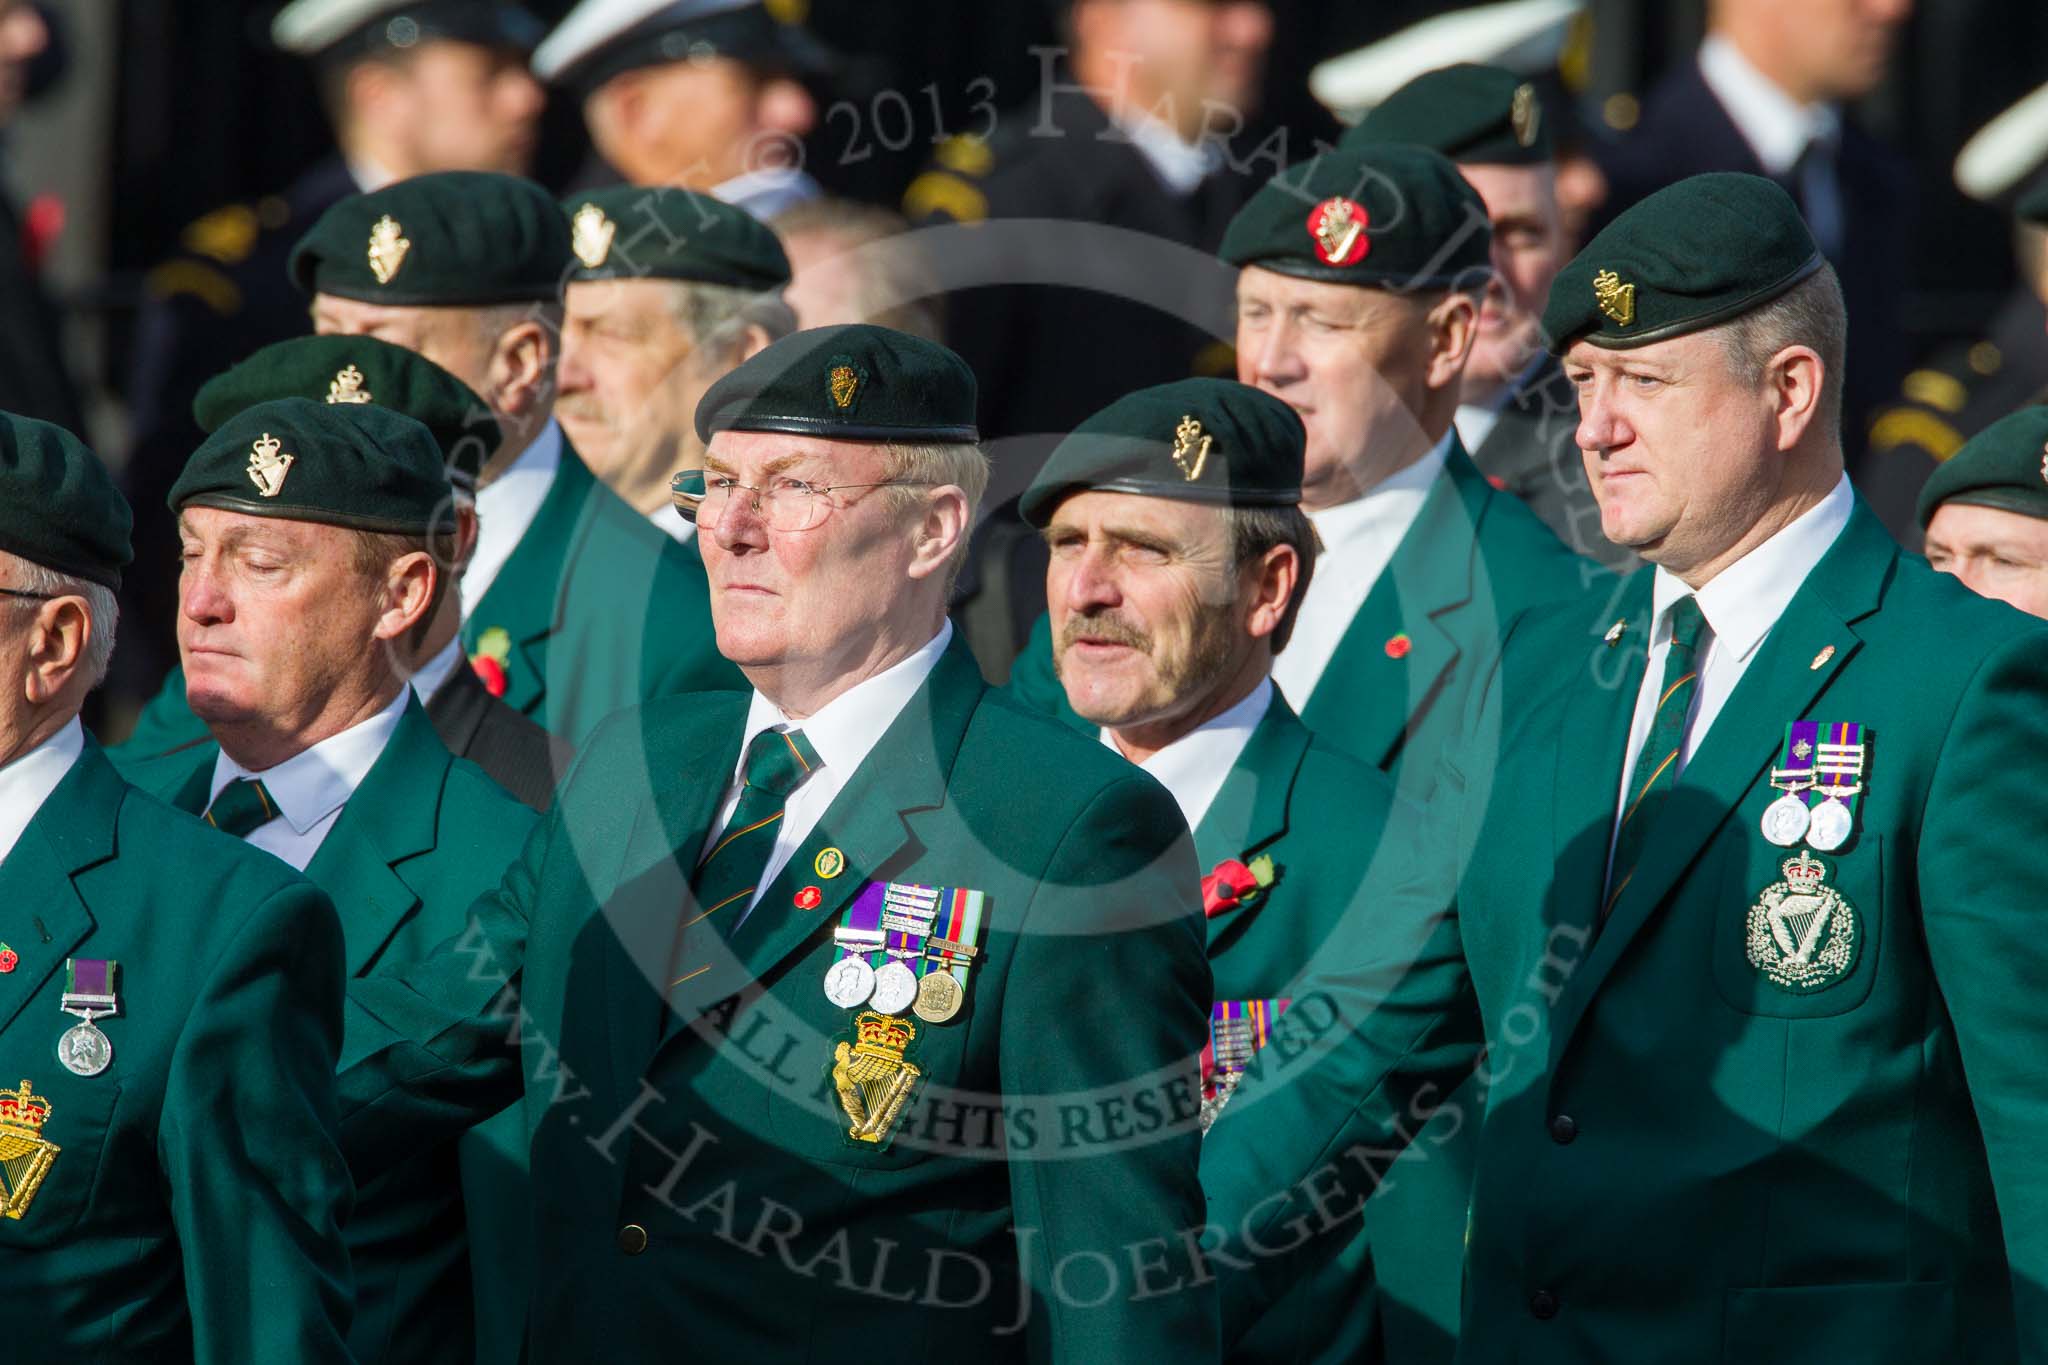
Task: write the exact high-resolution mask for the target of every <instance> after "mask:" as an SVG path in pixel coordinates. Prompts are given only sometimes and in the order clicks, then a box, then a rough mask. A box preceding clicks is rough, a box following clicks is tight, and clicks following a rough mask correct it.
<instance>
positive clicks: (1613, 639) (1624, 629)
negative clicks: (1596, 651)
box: [1600, 617, 1628, 649]
mask: <svg viewBox="0 0 2048 1365" xmlns="http://www.w3.org/2000/svg"><path fill="white" fill-rule="evenodd" d="M1627 633H1628V620H1627V618H1625V617H1624V618H1623V619H1622V620H1619V621H1616V622H1615V623H1614V624H1613V625H1611V626H1609V627H1608V628H1607V634H1605V635H1603V636H1601V637H1600V638H1601V639H1603V640H1605V641H1607V647H1608V648H1609V649H1612V648H1614V647H1615V646H1616V645H1618V644H1620V643H1621V637H1622V636H1623V635H1626V634H1627Z"/></svg>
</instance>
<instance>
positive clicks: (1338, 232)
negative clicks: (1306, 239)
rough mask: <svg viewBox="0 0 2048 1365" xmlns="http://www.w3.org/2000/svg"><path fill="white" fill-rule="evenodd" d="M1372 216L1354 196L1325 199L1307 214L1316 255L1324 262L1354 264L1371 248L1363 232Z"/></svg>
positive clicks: (1362, 258) (1338, 264) (1341, 264)
mask: <svg viewBox="0 0 2048 1365" xmlns="http://www.w3.org/2000/svg"><path fill="white" fill-rule="evenodd" d="M1370 222H1371V218H1370V216H1369V215H1367V213H1366V211H1365V205H1363V204H1361V203H1359V202H1357V201H1356V200H1353V199H1345V198H1342V197H1338V198H1335V199H1325V200H1324V201H1323V202H1322V203H1320V204H1317V205H1316V206H1315V208H1314V209H1312V210H1310V211H1309V215H1308V235H1309V236H1310V237H1311V238H1313V239H1314V240H1315V244H1316V259H1317V260H1319V261H1321V262H1322V263H1323V264H1324V265H1334V266H1347V265H1357V264H1358V263H1359V262H1360V261H1362V260H1364V259H1365V254H1366V252H1368V251H1370V250H1371V249H1372V239H1371V238H1369V237H1367V236H1366V235H1365V229H1366V226H1367V224H1368V223H1370Z"/></svg>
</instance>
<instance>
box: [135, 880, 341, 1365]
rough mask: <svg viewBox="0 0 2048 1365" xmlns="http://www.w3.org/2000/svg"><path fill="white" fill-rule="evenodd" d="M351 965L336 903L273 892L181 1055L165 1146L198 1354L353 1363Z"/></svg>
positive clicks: (301, 891)
mask: <svg viewBox="0 0 2048 1365" xmlns="http://www.w3.org/2000/svg"><path fill="white" fill-rule="evenodd" d="M345 961H346V958H345V956H344V954H343V950H342V939H341V925H340V922H339V920H338V919H337V918H336V917H335V913H334V907H333V905H332V904H331V903H330V902H329V901H328V899H327V896H326V895H325V893H323V892H321V891H319V890H318V889H316V888H315V887H313V886H311V885H310V884H304V883H299V884H294V885H292V886H288V887H286V888H284V889H282V890H280V891H277V892H275V893H273V894H272V895H271V896H270V897H269V898H268V899H267V900H265V901H264V902H263V903H262V904H261V905H260V906H258V907H257V909H256V911H255V912H254V913H253V914H251V915H250V916H249V918H248V919H247V920H246V921H245V922H244V923H243V924H242V926H241V929H240V931H239V932H238V933H236V935H235V937H234V939H233V940H232V941H231V942H230V943H229V944H228V946H227V948H226V949H225V951H223V952H222V953H221V954H220V956H219V957H218V958H216V959H215V960H214V962H213V964H212V967H211V970H210V972H209V975H208V977H207V980H206V982H205V983H204V985H203V987H202V989H201V990H200V992H199V994H198V997H197V1000H196V1002H195V1003H194V1005H193V1010H192V1014H191V1017H190V1019H189V1021H188V1022H187V1025H186V1028H185V1030H184V1033H183V1035H182V1036H181V1037H180V1038H179V1040H178V1045H177V1049H176V1051H175V1052H174V1053H173V1055H172V1058H171V1067H170V1075H169V1078H168V1081H167V1083H166V1086H165V1091H164V1108H163V1120H162V1123H161V1126H160V1128H159V1130H158V1138H157V1146H158V1157H159V1160H160V1161H161V1162H162V1164H163V1171H164V1178H165V1181H166V1183H167V1184H168V1186H169V1188H170V1191H171V1210H172V1216H173V1218H174V1220H175V1222H176V1225H177V1229H178V1237H179V1241H180V1243H181V1245H182V1249H183V1255H184V1268H185V1285H186V1294H187V1298H188V1301H189V1303H190V1305H191V1313H192V1329H193V1347H194V1355H195V1358H197V1359H199V1360H294V1361H347V1360H348V1359H349V1354H348V1347H347V1334H348V1327H349V1321H350V1318H351V1316H352V1313H353V1307H354V1286H353V1284H352V1282H351V1280H350V1276H349V1261H348V1251H347V1248H346V1246H345V1245H344V1244H343V1242H342V1236H341V1227H342V1222H343V1220H344V1219H345V1218H346V1217H347V1214H348V1211H349V1205H350V1202H351V1200H352V1198H353V1190H352V1187H351V1186H350V1184H349V1176H348V1169H347V1167H346V1166H345V1165H344V1164H343V1161H342V1156H341V1151H340V1148H339V1145H338V1142H337V1139H336V1133H335V1100H334V1065H335V1060H336V1057H337V1056H338V1055H339V1052H340V1049H341V1011H342V978H343V975H344V969H343V963H344V962H345Z"/></svg>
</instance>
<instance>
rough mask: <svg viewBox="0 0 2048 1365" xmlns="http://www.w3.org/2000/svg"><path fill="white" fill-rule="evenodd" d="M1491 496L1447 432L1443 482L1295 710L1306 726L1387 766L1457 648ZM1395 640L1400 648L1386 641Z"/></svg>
mask: <svg viewBox="0 0 2048 1365" xmlns="http://www.w3.org/2000/svg"><path fill="white" fill-rule="evenodd" d="M1492 493H1493V490H1492V489H1491V488H1490V487H1489V486H1488V485H1487V483H1486V480H1485V479H1484V478H1483V477H1482V476H1481V475H1480V473H1479V470H1478V469H1477V468H1476V467H1475V466H1474V465H1473V463H1472V460H1471V457H1470V456H1468V455H1466V454H1465V451H1464V448H1463V447H1461V446H1460V445H1459V444H1458V439H1457V437H1456V436H1453V437H1452V438H1451V450H1450V455H1449V458H1448V459H1446V460H1445V462H1444V472H1443V475H1442V477H1440V478H1439V479H1437V481H1436V484H1435V486H1434V487H1432V488H1431V489H1430V490H1429V494H1428V496H1427V497H1425V498H1424V499H1423V503H1422V507H1421V509H1420V510H1419V511H1418V512H1417V513H1416V515H1415V522H1414V524H1413V525H1412V526H1410V527H1409V528H1408V533H1407V534H1406V535H1404V536H1403V537H1401V543H1400V544H1399V545H1398V546H1396V547H1395V549H1394V556H1393V558H1392V559H1390V560H1389V561H1388V562H1387V567H1386V569H1385V571H1384V572H1382V573H1381V574H1380V577H1379V581H1378V582H1376V583H1374V584H1373V587H1372V591H1371V592H1370V593H1368V594H1367V595H1366V599H1365V602H1364V604H1363V605H1361V606H1360V607H1359V609H1358V615H1357V616H1355V617H1354V618H1352V622H1351V628H1350V629H1349V630H1347V631H1345V633H1344V641H1343V643H1342V644H1340V645H1339V646H1338V647H1337V652H1336V653H1335V654H1334V655H1332V656H1331V658H1330V663H1329V667H1327V668H1325V669H1324V670H1323V676H1322V677H1321V679H1319V680H1318V681H1317V683H1316V689H1315V692H1314V694H1313V695H1312V696H1310V698H1309V701H1308V705H1306V706H1304V707H1303V708H1302V715H1303V718H1304V719H1305V720H1306V721H1307V723H1308V726H1309V728H1310V729H1311V730H1320V731H1325V732H1327V733H1328V734H1331V735H1340V736H1344V737H1345V739H1344V744H1343V747H1344V748H1346V749H1347V750H1349V751H1350V752H1351V753H1353V754H1355V755H1357V756H1358V757H1359V758H1362V759H1364V760H1365V761H1366V762H1368V763H1371V764H1373V765H1375V766H1376V767H1379V768H1383V769H1386V768H1391V767H1392V766H1393V765H1394V762H1395V760H1396V758H1397V757H1398V756H1399V753H1400V750H1401V748H1402V744H1403V741H1404V740H1405V738H1406V737H1407V734H1408V731H1409V729H1410V728H1411V727H1412V725H1413V724H1414V723H1415V722H1416V721H1417V720H1418V719H1419V718H1420V717H1421V716H1422V714H1423V713H1424V712H1425V711H1426V710H1427V709H1428V708H1429V706H1430V704H1431V703H1432V702H1433V701H1434V700H1435V698H1436V695H1437V693H1438V692H1439V691H1440V690H1441V689H1442V687H1443V684H1444V679H1445V677H1446V676H1447V675H1448V674H1449V673H1450V671H1451V667H1452V665H1454V664H1455V663H1457V661H1458V657H1459V655H1460V653H1461V652H1462V650H1461V647H1460V645H1459V643H1458V638H1457V636H1456V635H1455V634H1454V633H1453V632H1452V630H1451V629H1449V625H1450V624H1451V623H1449V622H1447V621H1446V618H1447V617H1450V616H1451V615H1452V614H1453V613H1455V612H1456V611H1457V610H1458V609H1459V608H1461V607H1464V606H1465V605H1466V604H1468V603H1469V602H1471V600H1472V565H1473V559H1474V557H1475V555H1476V553H1477V550H1476V548H1475V547H1476V543H1477V537H1478V530H1479V523H1480V520H1481V519H1482V517H1483V516H1484V515H1485V511H1486V503H1487V499H1488V498H1489V497H1491V496H1492ZM1401 636H1405V637H1406V639H1407V643H1406V645H1405V652H1404V647H1403V646H1399V645H1396V644H1395V643H1394V642H1395V640H1396V638H1397V637H1401ZM1397 656H1398V657H1397Z"/></svg>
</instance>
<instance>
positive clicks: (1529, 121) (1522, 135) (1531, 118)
mask: <svg viewBox="0 0 2048 1365" xmlns="http://www.w3.org/2000/svg"><path fill="white" fill-rule="evenodd" d="M1508 125H1509V126H1510V127H1511V128H1513V129H1514V132H1515V145H1516V146H1518V147H1533V146H1535V145H1536V134H1537V133H1539V132H1540V131H1542V128H1543V106H1542V104H1541V103H1539V102H1538V101H1537V99H1536V87H1535V86H1533V85H1530V84H1528V83H1526V82H1524V83H1523V84H1521V85H1518V86H1516V87H1515V95H1514V99H1513V101H1512V102H1510V104H1509V105H1508Z"/></svg>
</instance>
